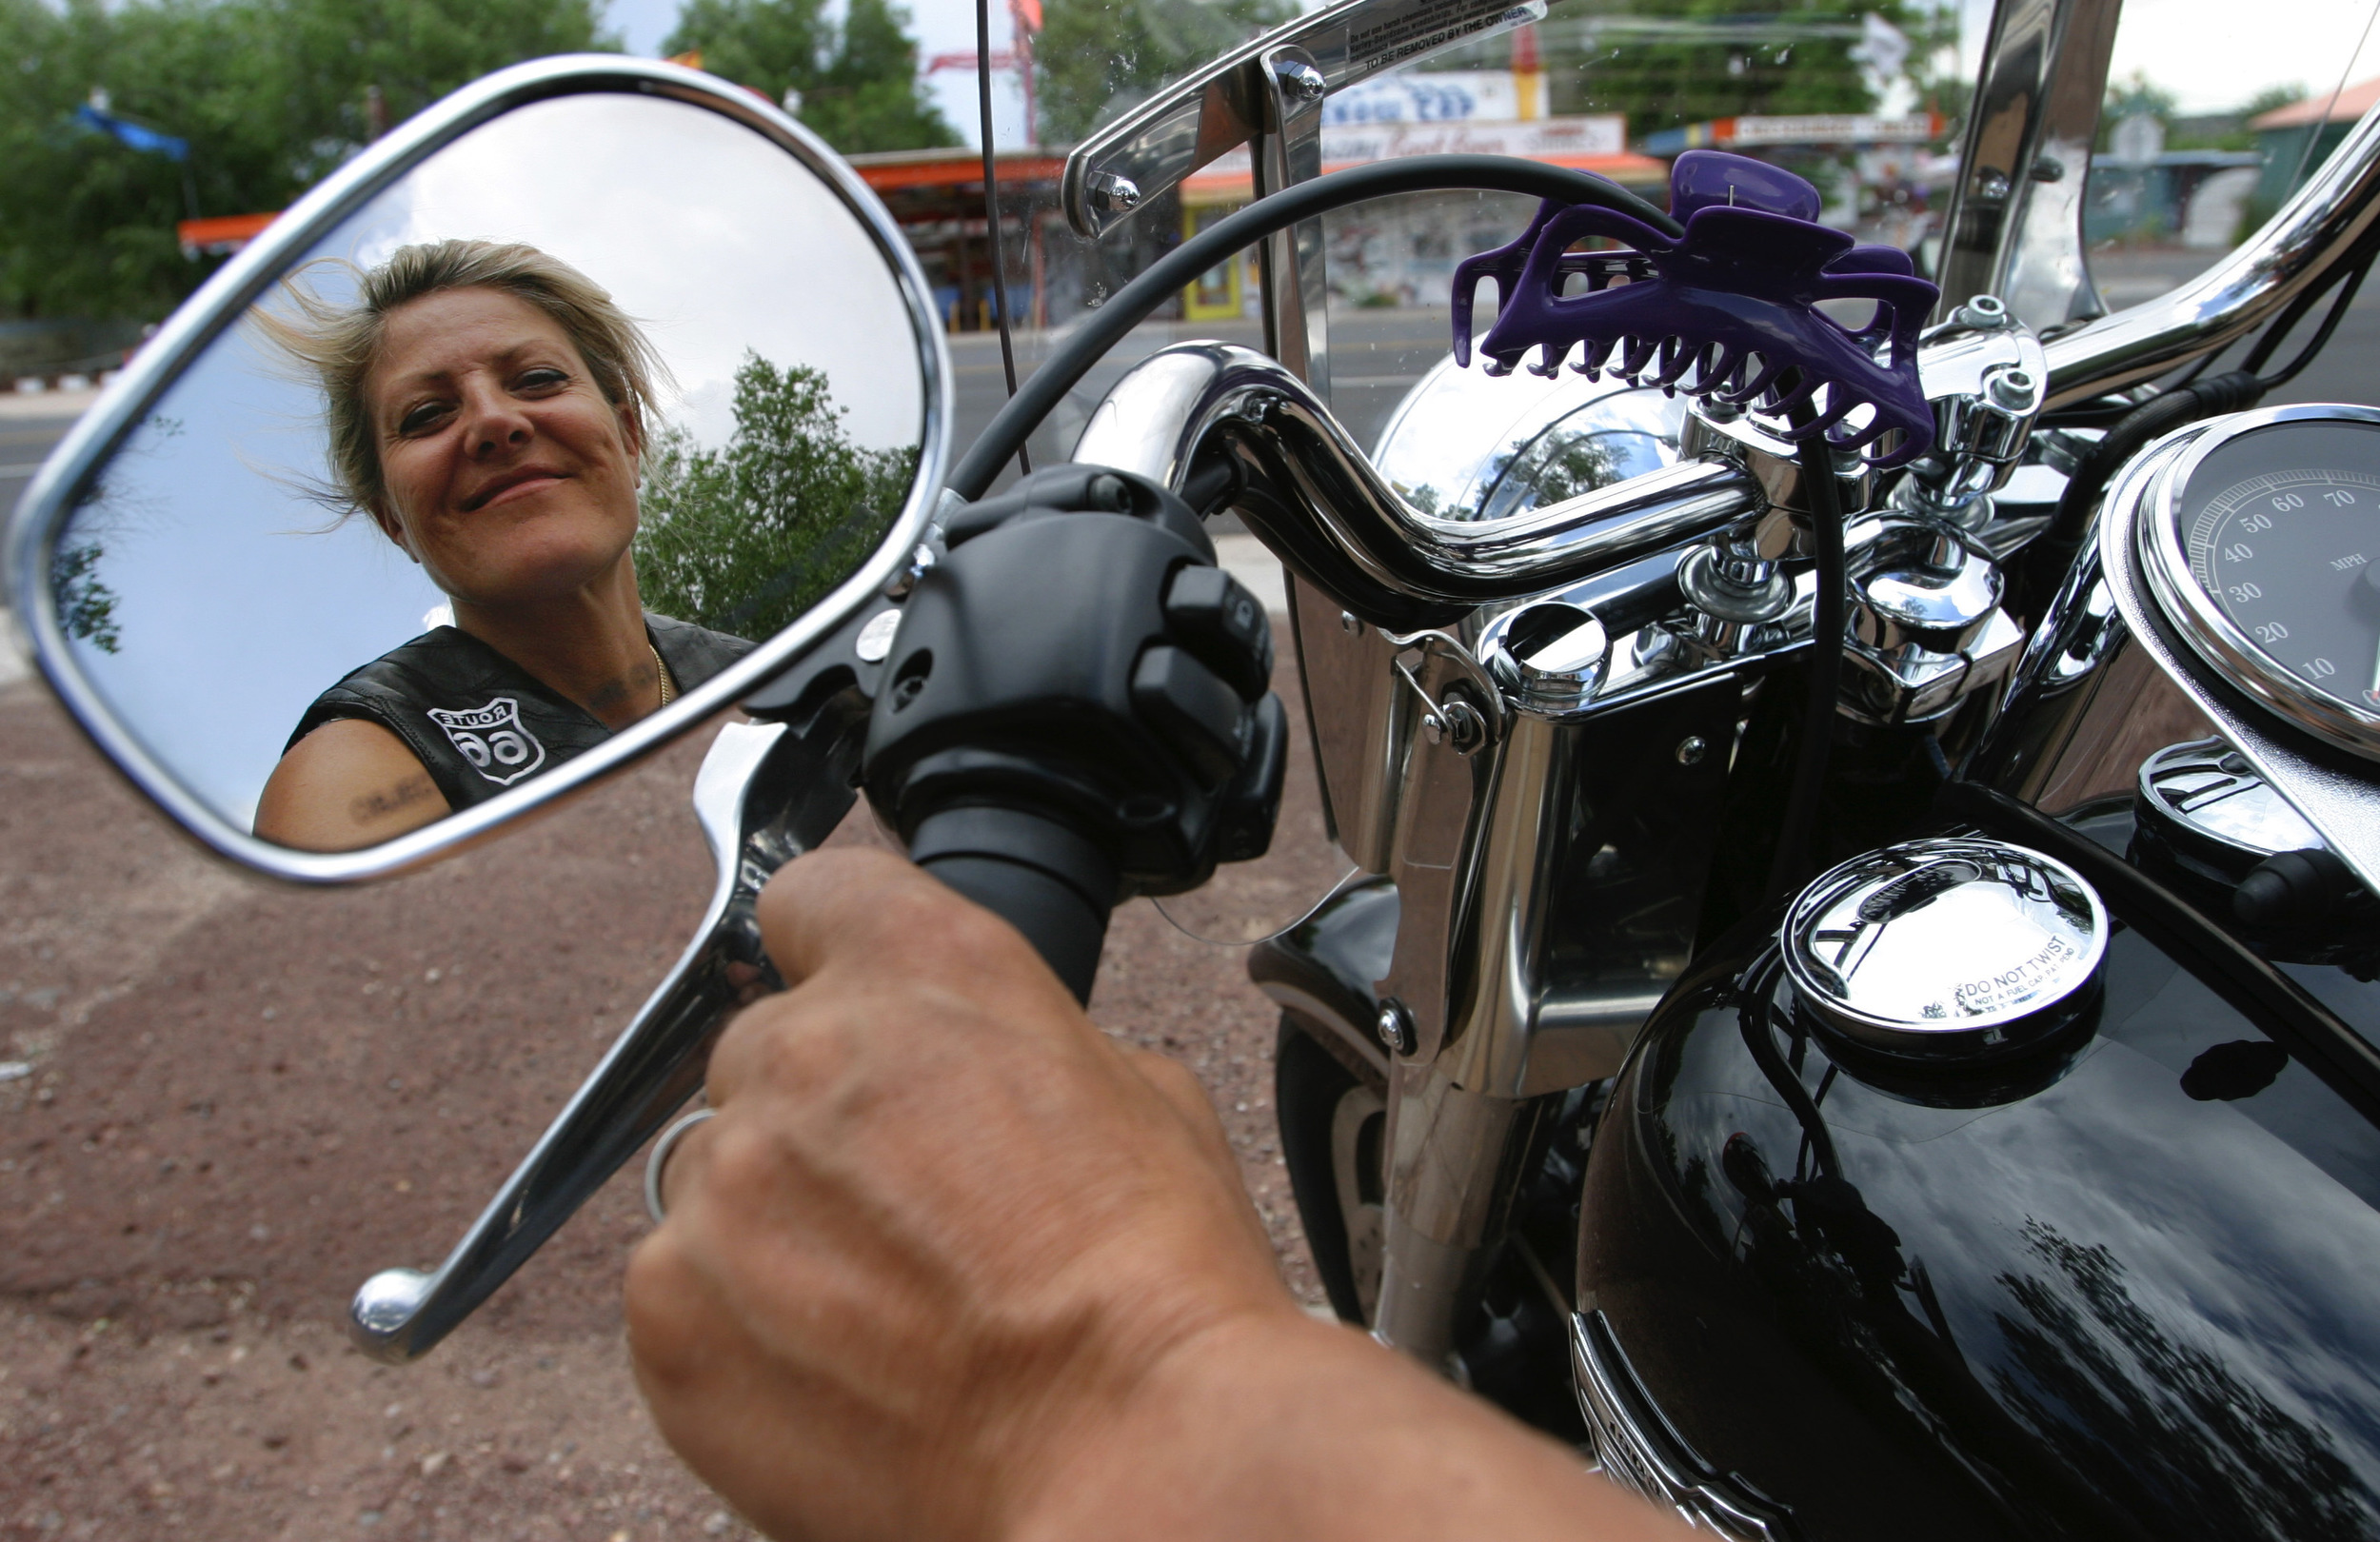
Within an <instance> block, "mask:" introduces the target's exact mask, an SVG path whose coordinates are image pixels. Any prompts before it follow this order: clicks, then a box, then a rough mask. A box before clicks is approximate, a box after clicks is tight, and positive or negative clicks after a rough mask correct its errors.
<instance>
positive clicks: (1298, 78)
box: [1273, 59, 1331, 107]
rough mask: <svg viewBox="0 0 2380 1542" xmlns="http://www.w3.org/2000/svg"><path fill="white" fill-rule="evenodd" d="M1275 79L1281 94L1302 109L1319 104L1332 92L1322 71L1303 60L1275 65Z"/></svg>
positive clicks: (1280, 62) (1287, 60)
mask: <svg viewBox="0 0 2380 1542" xmlns="http://www.w3.org/2000/svg"><path fill="white" fill-rule="evenodd" d="M1273 78H1274V79H1275V80H1277V81H1279V83H1280V93H1281V95H1283V96H1284V97H1287V98H1288V99H1289V100H1290V101H1292V102H1294V103H1296V104H1298V105H1299V106H1300V107H1306V106H1311V105H1312V104H1314V103H1316V102H1319V101H1320V100H1322V98H1323V97H1324V96H1325V95H1327V94H1328V93H1329V91H1330V89H1331V85H1330V82H1329V81H1327V80H1324V79H1323V78H1322V71H1320V70H1319V69H1315V68H1314V67H1313V66H1312V65H1310V64H1307V63H1306V62H1304V61H1303V60H1301V59H1281V60H1278V61H1276V62H1275V63H1274V65H1273Z"/></svg>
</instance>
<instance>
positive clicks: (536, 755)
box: [424, 696, 545, 787]
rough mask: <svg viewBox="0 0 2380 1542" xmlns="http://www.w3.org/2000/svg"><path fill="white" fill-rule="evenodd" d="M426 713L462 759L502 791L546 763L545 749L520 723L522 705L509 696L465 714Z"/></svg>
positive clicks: (429, 709) (436, 710) (442, 710)
mask: <svg viewBox="0 0 2380 1542" xmlns="http://www.w3.org/2000/svg"><path fill="white" fill-rule="evenodd" d="M424 710H426V712H427V713H428V714H429V721H430V722H434V723H436V724H437V725H438V726H439V727H441V728H444V729H445V730H446V737H447V738H448V739H449V740H451V741H454V747H455V748H456V749H457V750H459V751H461V752H462V755H463V758H464V759H465V760H466V761H470V762H471V764H472V766H473V767H474V768H475V769H476V770H477V771H478V772H479V774H480V775H481V776H483V777H486V779H487V780H488V781H492V782H494V783H495V784H496V785H497V786H499V787H509V786H511V785H512V784H513V783H514V782H516V781H520V780H521V779H522V778H523V777H526V776H527V775H528V774H529V773H530V772H532V771H534V770H536V769H537V768H538V767H539V766H541V765H544V764H545V745H543V744H541V743H539V742H538V741H537V736H536V735H535V734H532V733H530V732H529V731H528V727H527V725H526V724H525V723H524V722H521V703H520V702H517V701H515V700H513V699H512V698H511V697H509V696H499V697H497V698H496V699H495V700H494V701H492V702H488V703H487V704H486V706H484V707H472V708H469V709H468V710H466V711H462V712H452V711H448V710H446V708H443V707H427V708H425V709H424Z"/></svg>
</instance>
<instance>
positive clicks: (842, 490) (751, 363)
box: [636, 354, 918, 640]
mask: <svg viewBox="0 0 2380 1542" xmlns="http://www.w3.org/2000/svg"><path fill="white" fill-rule="evenodd" d="M735 419H736V427H735V433H734V434H733V435H732V436H731V437H730V438H729V439H728V441H727V443H726V445H724V446H723V447H721V448H719V449H702V448H698V447H697V446H696V445H695V444H694V442H693V439H692V437H691V436H689V435H688V434H687V433H686V432H685V430H684V429H683V428H676V427H672V428H668V429H665V430H664V431H663V432H662V433H661V434H660V435H659V436H657V438H656V439H655V442H654V444H653V446H652V448H651V450H650V451H648V452H647V454H646V456H645V487H644V493H643V515H642V518H641V520H640V523H639V527H638V530H637V537H636V572H637V586H638V589H639V592H640V593H641V594H642V596H643V598H644V601H645V607H646V608H647V609H650V610H654V611H658V612H660V613H661V614H663V615H666V616H674V617H676V618H678V619H679V620H681V621H689V622H694V623H698V624H700V625H704V626H708V627H710V628H712V629H713V630H716V631H722V632H728V633H732V634H734V635H735V636H738V637H748V638H753V639H756V640H757V639H760V638H765V637H768V636H769V635H771V634H772V633H775V632H777V631H780V630H782V629H783V628H784V627H785V626H786V625H788V624H790V623H792V622H793V621H794V620H795V619H796V618H798V617H799V616H801V614H802V613H803V611H804V610H806V609H808V608H809V607H810V606H811V605H812V604H815V603H817V602H818V600H819V598H820V597H821V596H823V595H824V594H825V593H826V591H827V590H829V589H831V588H833V587H834V586H835V585H836V584H837V583H841V582H842V581H843V579H844V578H845V577H846V576H848V575H849V573H850V572H851V570H852V569H853V568H855V567H857V566H858V565H859V564H860V563H861V562H862V561H863V560H864V559H865V558H866V557H867V555H868V553H869V552H871V551H873V550H874V549H875V547H876V544H877V542H878V541H879V540H880V539H882V537H883V532H884V530H885V529H886V527H887V526H889V525H890V524H892V521H893V519H894V517H895V516H896V515H898V514H899V513H900V512H901V506H902V503H903V502H904V501H905V500H906V499H907V497H908V493H909V483H910V480H911V478H912V477H913V476H914V475H915V473H916V469H917V458H918V450H917V446H915V445H905V446H902V447H900V448H896V449H883V450H872V449H865V448H863V447H861V446H860V445H854V444H852V443H851V440H850V437H849V436H848V435H847V434H846V433H845V432H844V430H843V408H841V407H839V406H837V405H835V404H834V400H833V397H832V396H831V394H830V393H829V391H828V389H827V384H826V377H825V376H824V375H823V374H821V373H820V372H819V371H817V370H815V369H811V368H808V367H806V366H802V365H793V366H787V367H785V368H783V369H780V368H778V367H777V366H775V365H772V364H770V363H769V362H768V361H767V360H765V359H763V358H760V357H759V356H757V355H755V354H746V355H745V356H744V364H743V366H741V367H739V368H738V369H737V370H736V394H735Z"/></svg>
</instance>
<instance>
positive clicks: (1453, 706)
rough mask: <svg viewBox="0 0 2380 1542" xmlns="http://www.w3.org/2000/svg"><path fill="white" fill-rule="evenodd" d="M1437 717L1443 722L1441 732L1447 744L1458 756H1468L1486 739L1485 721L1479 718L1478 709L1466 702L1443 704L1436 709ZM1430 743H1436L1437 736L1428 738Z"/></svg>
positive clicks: (1433, 735)
mask: <svg viewBox="0 0 2380 1542" xmlns="http://www.w3.org/2000/svg"><path fill="white" fill-rule="evenodd" d="M1437 716H1438V718H1439V719H1441V720H1442V721H1443V728H1442V731H1443V732H1444V733H1445V735H1446V741H1447V744H1448V745H1449V746H1450V747H1451V748H1452V749H1453V750H1454V752H1455V753H1456V754H1458V755H1468V754H1470V753H1471V752H1472V751H1473V750H1475V749H1478V747H1479V745H1480V743H1481V742H1482V741H1485V740H1486V738H1487V721H1486V720H1485V719H1483V718H1481V717H1480V716H1479V709H1478V708H1477V707H1475V706H1473V705H1472V704H1471V703H1470V702H1444V703H1442V704H1440V706H1439V707H1438V713H1437ZM1430 742H1431V743H1433V744H1435V743H1437V742H1438V735H1437V734H1435V733H1434V734H1432V735H1431V736H1430Z"/></svg>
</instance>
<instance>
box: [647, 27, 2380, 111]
mask: <svg viewBox="0 0 2380 1542" xmlns="http://www.w3.org/2000/svg"><path fill="white" fill-rule="evenodd" d="M907 3H908V6H909V11H910V15H911V17H912V19H913V22H914V25H915V30H916V31H917V35H918V39H919V42H920V43H921V44H922V51H923V53H924V55H925V56H926V57H927V58H929V59H930V58H931V57H932V56H933V55H935V54H937V53H955V52H964V51H970V50H972V49H974V47H975V7H974V4H973V0H907ZM1856 5H1857V0H1849V3H1848V4H1847V5H1846V8H1845V9H1855V8H1856ZM991 10H992V48H993V49H994V51H995V52H997V51H999V50H1001V49H1005V48H1006V47H1007V46H1008V7H1007V5H1006V0H992V5H991ZM1991 10H1992V8H1991V4H1990V0H1965V11H1966V14H1967V17H1968V28H1969V33H1970V35H1971V36H1979V35H1980V33H1981V30H1982V28H1983V25H1984V23H1985V22H1986V21H1987V20H1988V19H1989V17H1990V15H1991ZM2372 10H2373V0H2252V3H2249V0H2126V3H2125V6H2124V20H2123V27H2122V30H2121V31H2120V32H2119V34H2118V35H2117V37H2116V45H2115V66H2114V74H2115V76H2116V77H2117V78H2119V79H2121V78H2128V77H2130V76H2131V75H2132V72H2133V71H2135V70H2137V71H2139V72H2141V73H2143V74H2146V75H2147V76H2148V77H2149V79H2150V80H2151V81H2152V82H2153V83H2155V84H2156V85H2159V86H2162V87H2164V88H2165V89H2168V90H2170V91H2172V92H2173V93H2174V94H2175V95H2177V96H2179V97H2180V98H2181V102H2182V107H2183V109H2184V110H2185V111H2193V112H2213V111H2221V110H2222V109H2226V108H2231V107H2236V106H2238V105H2239V104H2240V103H2242V102H2245V101H2247V100H2248V99H2249V98H2250V97H2251V96H2253V95H2255V94H2256V93H2257V92H2258V91H2260V90H2262V89H2265V88H2266V87H2269V86H2277V85H2300V86H2304V87H2305V88H2307V89H2309V90H2312V91H2316V92H2322V93H2328V92H2330V90H2332V89H2335V88H2336V87H2337V86H2338V84H2339V80H2340V77H2341V74H2342V72H2344V74H2345V77H2346V78H2347V79H2348V80H2349V81H2350V82H2353V81H2358V80H2363V79H2366V78H2368V77H2370V76H2371V75H2373V74H2380V51H2375V50H2374V49H2372V48H2371V47H2370V43H2369V41H2366V40H2364V39H2363V37H2362V34H2363V31H2364V29H2365V26H2366V24H2367V22H2368V21H2369V19H2370V16H2371V14H2372ZM677 15H678V0H611V10H610V24H611V26H612V27H613V28H615V29H616V30H619V31H620V32H621V33H622V34H623V35H624V36H625V38H626V40H627V45H628V48H629V49H630V51H632V52H637V53H648V54H649V53H656V52H658V51H659V50H660V48H661V41H662V39H663V38H664V37H665V36H667V35H668V33H669V30H670V28H671V26H672V25H674V24H675V22H676V20H677ZM2359 41H2363V42H2364V47H2363V48H2362V49H2361V50H2360V52H2359V51H2358V49H2357V45H2358V42H2359ZM2350 56H2352V62H2351V63H2350ZM993 84H994V89H995V94H994V106H993V127H992V132H993V136H994V138H995V139H997V140H998V141H999V142H1000V143H1001V144H1002V145H1012V144H1015V143H1017V141H1018V138H1019V137H1020V135H1021V132H1022V129H1023V121H1024V112H1023V107H1022V104H1021V97H1020V96H1019V95H1018V93H1017V89H1016V83H1015V77H1014V76H1013V75H1001V76H995V77H994V82H993ZM933 86H934V90H935V96H936V100H937V101H938V102H939V103H940V104H941V107H942V115H943V116H944V117H946V118H948V119H949V120H950V123H951V126H952V127H953V128H957V129H958V130H959V131H960V132H961V133H962V134H964V135H965V136H966V137H967V142H968V143H969V144H973V143H974V142H975V125H976V107H975V79H974V77H973V76H972V75H971V74H968V73H967V72H965V71H963V70H949V71H945V72H943V73H942V74H939V75H937V76H935V77H933Z"/></svg>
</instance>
